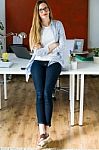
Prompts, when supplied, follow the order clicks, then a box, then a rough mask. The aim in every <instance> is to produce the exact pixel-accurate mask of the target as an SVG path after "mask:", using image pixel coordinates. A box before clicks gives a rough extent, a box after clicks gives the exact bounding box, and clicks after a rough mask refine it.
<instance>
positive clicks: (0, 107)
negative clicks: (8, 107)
mask: <svg viewBox="0 0 99 150" xmlns="http://www.w3.org/2000/svg"><path fill="white" fill-rule="evenodd" d="M0 109H1V84H0Z"/></svg>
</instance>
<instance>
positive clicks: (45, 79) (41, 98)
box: [31, 60, 61, 126]
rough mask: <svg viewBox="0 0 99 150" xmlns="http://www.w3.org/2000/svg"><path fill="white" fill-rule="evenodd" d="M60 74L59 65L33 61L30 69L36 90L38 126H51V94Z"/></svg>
mask: <svg viewBox="0 0 99 150" xmlns="http://www.w3.org/2000/svg"><path fill="white" fill-rule="evenodd" d="M60 72H61V65H60V64H59V63H54V64H52V65H50V66H48V61H38V60H35V61H34V62H33V64H32V67H31V74H32V79H33V81H34V86H35V90H36V111H37V119H38V124H45V125H47V126H51V118H52V111H53V101H52V92H53V89H54V87H55V84H56V81H57V78H58V76H59V74H60Z"/></svg>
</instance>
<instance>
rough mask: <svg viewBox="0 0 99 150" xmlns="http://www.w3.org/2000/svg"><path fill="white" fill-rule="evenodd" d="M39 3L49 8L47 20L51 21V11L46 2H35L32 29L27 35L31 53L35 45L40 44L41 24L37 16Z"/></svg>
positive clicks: (43, 0) (40, 0) (41, 0)
mask: <svg viewBox="0 0 99 150" xmlns="http://www.w3.org/2000/svg"><path fill="white" fill-rule="evenodd" d="M41 3H45V4H47V6H48V8H49V12H50V13H49V18H50V20H51V19H52V11H51V9H50V7H49V5H48V3H47V1H46V0H38V1H37V2H36V5H35V7H34V14H33V21H32V27H31V30H30V34H29V45H30V49H31V51H32V50H33V48H34V47H35V45H37V44H40V43H41V28H42V24H41V23H42V22H41V18H40V16H39V5H40V4H41Z"/></svg>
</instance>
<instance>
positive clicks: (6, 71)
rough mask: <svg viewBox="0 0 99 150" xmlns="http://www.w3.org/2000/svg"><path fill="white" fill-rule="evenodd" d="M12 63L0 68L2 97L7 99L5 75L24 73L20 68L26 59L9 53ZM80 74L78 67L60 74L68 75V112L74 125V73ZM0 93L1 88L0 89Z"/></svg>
mask: <svg viewBox="0 0 99 150" xmlns="http://www.w3.org/2000/svg"><path fill="white" fill-rule="evenodd" d="M9 60H11V61H12V62H13V63H14V64H13V66H12V67H11V68H0V74H3V75H4V99H7V82H6V75H7V74H23V75H25V70H21V68H22V67H23V68H25V67H26V65H27V63H28V61H29V60H26V59H21V58H17V57H16V56H15V55H14V54H11V55H10V57H9ZM76 74H81V72H79V69H77V70H69V71H62V72H61V75H70V112H71V115H70V117H71V125H74V93H75V75H76ZM0 94H1V89H0ZM0 107H1V99H0Z"/></svg>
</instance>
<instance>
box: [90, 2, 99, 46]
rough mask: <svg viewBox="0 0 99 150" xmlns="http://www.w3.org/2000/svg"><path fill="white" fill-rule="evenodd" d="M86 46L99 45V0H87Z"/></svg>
mask: <svg viewBox="0 0 99 150" xmlns="http://www.w3.org/2000/svg"><path fill="white" fill-rule="evenodd" d="M88 11H89V15H88V48H93V47H99V0H89V9H88Z"/></svg>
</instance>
